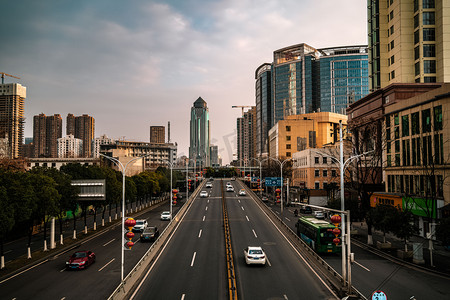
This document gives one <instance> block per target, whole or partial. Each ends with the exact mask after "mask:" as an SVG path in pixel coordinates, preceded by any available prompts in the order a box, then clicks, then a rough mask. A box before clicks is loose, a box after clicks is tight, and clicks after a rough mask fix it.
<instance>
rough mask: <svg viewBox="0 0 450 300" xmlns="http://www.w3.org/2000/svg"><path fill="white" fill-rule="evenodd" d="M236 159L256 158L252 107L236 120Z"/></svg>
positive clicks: (254, 117) (253, 109)
mask: <svg viewBox="0 0 450 300" xmlns="http://www.w3.org/2000/svg"><path fill="white" fill-rule="evenodd" d="M236 132H237V159H238V160H240V159H242V160H243V161H247V160H250V159H251V158H256V108H255V107H254V106H253V107H252V108H251V109H249V110H248V111H246V112H244V116H243V117H241V118H238V119H237V124H236Z"/></svg>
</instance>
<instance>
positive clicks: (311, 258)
mask: <svg viewBox="0 0 450 300" xmlns="http://www.w3.org/2000/svg"><path fill="white" fill-rule="evenodd" d="M244 186H245V189H246V190H247V193H248V194H249V195H250V196H251V198H252V199H253V200H254V201H255V202H256V203H257V204H258V206H259V207H260V208H261V209H262V210H263V211H264V212H265V213H266V215H267V216H269V218H270V219H271V220H272V221H273V222H274V224H279V225H281V227H278V228H279V229H280V230H282V231H283V233H284V234H285V236H286V237H287V238H288V239H289V241H290V242H292V243H293V244H294V245H295V247H296V249H297V250H299V251H301V252H302V254H304V255H305V257H304V258H305V259H307V260H308V262H310V263H312V264H314V266H315V267H317V269H316V271H319V272H320V273H321V275H322V276H323V277H324V278H325V279H327V281H328V282H329V283H330V284H331V285H332V286H333V288H334V289H335V291H336V292H337V293H338V294H339V295H340V296H344V295H345V289H346V287H344V279H343V278H342V276H341V274H339V273H338V272H337V271H336V270H335V269H334V268H333V267H332V266H330V265H329V264H328V263H327V262H326V261H325V260H324V259H323V258H322V257H321V256H320V255H319V254H317V253H316V252H315V251H314V250H313V249H312V248H311V247H310V246H309V245H308V244H307V243H305V241H303V240H302V239H301V238H300V237H299V236H298V235H297V234H296V233H295V232H294V231H293V230H292V229H291V228H290V227H289V226H288V225H286V223H284V222H283V220H282V219H281V218H279V217H278V216H277V215H276V214H275V213H274V212H273V210H271V209H270V208H269V207H268V206H267V205H266V204H265V203H263V202H262V201H261V199H259V197H258V196H257V195H256V194H255V193H254V192H253V191H252V190H251V189H249V188H248V187H247V186H246V185H245V184H244ZM256 199H257V200H256ZM352 291H353V292H354V294H356V296H357V297H359V299H365V300H367V298H366V297H364V295H363V294H362V293H361V292H359V291H358V290H357V289H356V288H355V287H352Z"/></svg>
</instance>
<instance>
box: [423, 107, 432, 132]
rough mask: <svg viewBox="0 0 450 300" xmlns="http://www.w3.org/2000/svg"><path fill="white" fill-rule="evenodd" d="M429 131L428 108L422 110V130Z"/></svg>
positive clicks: (429, 118)
mask: <svg viewBox="0 0 450 300" xmlns="http://www.w3.org/2000/svg"><path fill="white" fill-rule="evenodd" d="M430 131H431V112H430V109H425V110H422V132H423V133H427V132H430Z"/></svg>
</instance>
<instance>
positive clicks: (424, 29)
mask: <svg viewBox="0 0 450 300" xmlns="http://www.w3.org/2000/svg"><path fill="white" fill-rule="evenodd" d="M367 3H368V8H367V9H368V13H367V15H368V35H369V36H368V41H369V85H370V90H371V91H375V90H377V89H380V88H384V87H386V86H387V85H389V84H391V83H414V82H416V83H426V82H450V26H449V22H448V20H449V18H450V3H449V1H448V0H440V1H435V0H395V1H392V0H391V1H379V0H368V2H367Z"/></svg>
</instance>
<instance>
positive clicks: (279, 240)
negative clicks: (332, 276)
mask: <svg viewBox="0 0 450 300" xmlns="http://www.w3.org/2000/svg"><path fill="white" fill-rule="evenodd" d="M232 184H233V186H234V188H235V192H225V195H226V201H227V206H228V216H229V223H230V228H231V240H232V247H233V252H234V255H235V257H234V261H235V267H236V273H237V281H238V298H239V299H299V298H302V297H303V296H304V297H305V298H304V299H336V297H335V296H334V295H333V293H332V292H331V291H330V290H329V289H328V288H327V287H326V286H325V285H324V284H323V283H322V282H321V281H320V280H319V279H318V277H317V276H316V275H315V274H314V272H313V271H312V270H311V269H310V268H309V267H308V266H307V265H306V264H305V263H304V262H303V260H302V259H301V257H300V256H299V254H298V253H297V252H296V251H295V250H294V249H293V248H292V247H291V246H290V245H289V243H288V242H287V241H286V240H285V239H284V238H283V236H282V235H280V232H278V230H277V229H276V228H275V226H274V225H273V224H272V223H270V221H269V220H268V218H267V217H266V216H265V214H264V213H263V212H262V211H261V209H260V208H259V207H258V206H257V205H256V204H255V203H254V201H253V200H251V199H250V197H248V196H241V197H239V196H237V195H236V193H237V192H238V190H239V188H240V186H239V185H240V183H239V182H232ZM204 190H205V189H204ZM222 191H223V188H222V187H221V186H220V180H215V182H214V186H213V188H212V190H211V191H210V193H209V197H208V198H197V199H196V200H195V201H194V203H193V204H192V206H191V208H190V209H189V211H188V212H187V214H186V217H185V218H184V220H182V222H181V225H180V226H179V228H178V229H177V231H176V232H175V233H174V235H173V238H172V240H171V241H170V242H169V244H168V246H167V247H166V249H165V250H164V251H163V252H162V254H161V256H160V257H159V259H158V260H157V261H156V263H155V265H154V266H153V267H152V269H151V270H150V272H149V273H148V276H147V277H145V278H144V279H143V281H142V282H141V286H140V287H139V289H138V291H137V292H136V294H135V295H134V297H133V298H132V299H149V298H152V299H226V298H227V288H228V286H227V285H226V278H225V274H226V271H225V256H224V251H225V248H224V237H223V235H224V234H223V228H222V207H221V193H222ZM248 245H261V246H263V248H264V250H265V251H266V254H267V257H268V263H267V265H266V266H259V267H258V266H247V265H246V264H245V262H244V257H243V249H244V248H245V247H247V246H248Z"/></svg>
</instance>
